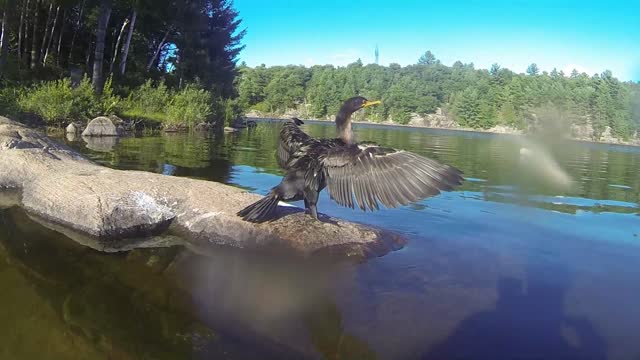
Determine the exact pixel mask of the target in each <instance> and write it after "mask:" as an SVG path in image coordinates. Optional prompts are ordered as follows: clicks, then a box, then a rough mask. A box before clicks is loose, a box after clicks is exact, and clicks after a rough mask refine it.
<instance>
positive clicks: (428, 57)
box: [418, 51, 440, 65]
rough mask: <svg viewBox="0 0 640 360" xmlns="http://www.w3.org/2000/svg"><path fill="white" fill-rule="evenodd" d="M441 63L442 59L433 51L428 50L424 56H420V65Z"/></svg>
mask: <svg viewBox="0 0 640 360" xmlns="http://www.w3.org/2000/svg"><path fill="white" fill-rule="evenodd" d="M439 63H440V61H439V60H437V59H436V56H435V55H433V53H432V52H431V51H427V52H426V53H424V54H422V56H420V58H419V59H418V64H420V65H435V64H439Z"/></svg>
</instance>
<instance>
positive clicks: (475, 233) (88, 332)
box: [0, 123, 640, 360]
mask: <svg viewBox="0 0 640 360" xmlns="http://www.w3.org/2000/svg"><path fill="white" fill-rule="evenodd" d="M304 128H305V130H306V131H308V132H309V133H311V134H312V135H315V136H332V134H333V128H332V127H329V126H326V125H318V124H312V125H305V126H304ZM277 131H278V127H277V125H275V124H268V123H261V124H259V126H258V128H257V129H255V130H252V131H243V132H241V133H240V134H221V135H216V136H204V135H197V134H195V135H184V134H179V135H173V134H168V135H162V136H153V137H142V138H124V139H120V141H119V142H118V143H116V144H109V143H98V144H96V143H93V144H85V143H84V141H82V140H81V139H80V140H79V141H68V143H69V144H70V145H71V146H73V147H75V148H76V149H78V150H80V151H81V152H83V153H84V154H86V155H87V156H89V157H90V158H92V159H94V160H96V161H98V162H100V163H102V164H104V165H105V166H109V167H113V168H118V169H139V170H146V171H152V172H158V173H164V174H166V175H168V176H188V177H193V178H199V179H206V180H211V181H218V182H224V183H228V184H233V185H237V186H241V187H244V188H247V189H250V190H252V191H255V192H258V193H266V192H267V190H268V189H269V188H270V187H271V186H274V185H275V184H277V183H278V182H279V179H280V175H281V174H282V173H281V171H280V170H279V169H278V168H277V165H276V163H275V157H274V152H275V145H276V137H277ZM356 134H357V136H358V138H359V139H360V140H372V141H376V142H378V143H382V144H385V145H390V146H394V147H399V148H405V149H408V150H412V151H414V152H417V153H420V154H423V155H426V156H430V157H434V158H436V159H439V160H441V161H444V162H447V163H449V164H452V165H454V166H457V167H459V168H460V169H462V170H463V171H464V172H465V176H466V177H467V181H466V182H465V184H464V185H463V186H462V187H461V188H460V189H458V191H455V192H451V193H445V194H442V195H440V196H437V197H435V198H431V199H428V200H426V201H423V202H420V203H417V204H413V205H411V206H407V207H403V208H400V209H393V210H382V211H379V212H376V213H363V212H358V211H354V210H350V209H346V208H341V207H339V206H337V205H335V204H334V203H332V202H331V201H330V200H329V199H328V197H327V196H326V194H323V196H322V197H321V200H320V203H319V205H318V206H319V210H320V211H321V212H326V213H329V214H331V215H334V216H338V217H343V218H347V219H350V220H353V221H359V222H363V223H369V224H375V225H378V226H382V227H385V228H389V229H393V230H396V231H400V232H402V233H404V234H406V235H407V237H408V238H409V240H410V242H409V243H408V245H407V246H406V247H405V248H404V249H401V250H399V251H396V252H393V253H391V254H388V255H386V256H384V257H381V258H377V259H373V260H370V261H368V262H366V263H364V264H321V263H317V262H315V261H293V260H290V261H282V259H275V258H269V257H265V256H259V255H248V254H244V253H242V252H237V251H227V250H224V251H216V252H212V253H209V254H194V253H192V252H191V251H190V250H189V249H186V248H183V247H179V246H175V247H169V248H150V249H136V250H132V251H129V252H124V253H117V254H105V253H100V252H98V251H95V250H93V249H90V248H88V247H85V246H83V245H80V244H79V243H77V242H75V241H73V240H71V239H69V238H66V237H64V236H63V235H61V234H60V233H58V232H55V231H54V230H51V229H50V228H48V227H47V226H45V225H46V224H44V225H43V224H41V222H40V221H39V220H38V219H32V218H30V217H29V216H28V215H27V214H25V213H24V212H22V211H21V210H20V209H19V208H17V207H15V206H13V207H12V206H10V201H9V200H10V199H9V197H10V196H8V195H4V196H3V197H1V198H0V209H1V210H0V286H1V287H2V289H3V291H2V296H1V297H0V322H1V323H2V324H3V326H2V327H0V359H256V358H273V359H284V358H312V359H313V358H318V359H323V358H324V359H370V358H378V359H436V360H437V359H631V360H639V359H640V333H639V330H640V311H638V309H636V307H637V305H638V304H640V280H639V275H640V216H639V214H640V208H639V205H638V203H639V202H640V148H630V147H620V146H607V145H594V144H582V143H567V142H562V141H555V140H554V139H553V138H550V137H546V138H544V139H543V142H542V149H544V150H541V149H538V148H537V147H536V146H535V145H532V144H530V143H523V141H522V140H521V139H520V138H517V137H510V136H495V135H486V134H475V133H463V132H446V131H433V130H415V129H406V128H402V129H396V128H382V127H375V126H364V125H360V126H358V127H357V129H356ZM110 146H114V147H113V150H111V151H109V150H108V149H109V148H110ZM523 147H526V148H527V149H526V150H522V151H521V149H522V148H523ZM556 162H557V163H556ZM3 204H4V205H3Z"/></svg>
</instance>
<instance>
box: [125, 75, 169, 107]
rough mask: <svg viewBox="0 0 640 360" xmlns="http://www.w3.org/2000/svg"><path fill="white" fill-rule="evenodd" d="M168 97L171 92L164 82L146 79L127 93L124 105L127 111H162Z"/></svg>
mask: <svg viewBox="0 0 640 360" xmlns="http://www.w3.org/2000/svg"><path fill="white" fill-rule="evenodd" d="M170 98H171V94H170V92H169V89H168V88H167V86H166V85H165V84H164V82H154V81H153V80H147V81H146V82H145V83H144V84H142V85H141V86H139V87H138V88H136V89H134V90H133V91H132V92H131V94H129V97H128V98H127V101H126V103H125V104H124V107H125V111H129V112H139V113H142V112H145V111H146V112H149V113H164V112H165V108H166V106H167V104H168V103H169V100H170Z"/></svg>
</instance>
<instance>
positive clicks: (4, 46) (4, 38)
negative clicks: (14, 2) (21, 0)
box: [0, 10, 9, 66]
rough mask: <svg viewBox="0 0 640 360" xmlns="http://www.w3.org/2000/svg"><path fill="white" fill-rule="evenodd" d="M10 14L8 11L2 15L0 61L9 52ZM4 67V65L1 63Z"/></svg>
mask: <svg viewBox="0 0 640 360" xmlns="http://www.w3.org/2000/svg"><path fill="white" fill-rule="evenodd" d="M8 16H9V12H8V11H7V10H5V11H4V13H3V14H2V28H0V31H2V33H0V61H2V60H1V59H2V57H3V56H4V55H6V53H7V50H8V49H9V34H7V31H8V30H9V26H7V21H9V18H8ZM0 66H2V63H0Z"/></svg>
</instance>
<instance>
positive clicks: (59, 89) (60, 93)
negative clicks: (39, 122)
mask: <svg viewBox="0 0 640 360" xmlns="http://www.w3.org/2000/svg"><path fill="white" fill-rule="evenodd" d="M73 99H74V94H73V90H72V89H71V80H69V79H68V78H67V79H62V80H55V81H49V82H43V83H41V84H39V85H37V86H36V87H34V88H33V89H30V90H27V91H25V92H23V93H22V94H21V95H20V97H19V98H18V106H19V107H20V108H21V110H23V111H28V112H33V113H36V114H38V115H40V116H41V117H42V118H43V119H44V120H45V121H47V122H60V121H64V120H67V119H70V118H72V116H73Z"/></svg>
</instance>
